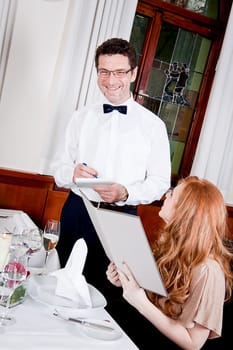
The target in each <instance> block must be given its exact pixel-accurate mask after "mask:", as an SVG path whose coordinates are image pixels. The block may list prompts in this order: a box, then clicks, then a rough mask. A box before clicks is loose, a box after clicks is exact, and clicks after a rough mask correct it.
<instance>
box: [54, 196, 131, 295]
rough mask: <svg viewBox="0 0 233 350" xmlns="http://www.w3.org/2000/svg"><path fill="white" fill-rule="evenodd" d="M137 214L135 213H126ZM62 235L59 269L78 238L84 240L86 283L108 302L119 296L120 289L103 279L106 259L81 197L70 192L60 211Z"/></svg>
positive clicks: (59, 243)
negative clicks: (85, 249) (101, 294)
mask: <svg viewBox="0 0 233 350" xmlns="http://www.w3.org/2000/svg"><path fill="white" fill-rule="evenodd" d="M125 212H128V213H130V214H136V210H135V211H134V212H133V211H132V210H131V211H129V210H127V211H125ZM60 221H61V233H60V239H59V242H58V245H57V251H58V254H59V259H60V263H61V267H64V266H65V264H66V262H67V260H68V258H69V255H70V253H71V251H72V248H73V246H74V244H75V242H76V241H77V239H79V238H84V239H85V241H86V244H87V247H88V253H87V259H86V262H85V266H84V271H83V274H84V276H85V278H86V280H87V282H88V283H90V284H92V285H93V286H94V287H96V288H97V289H98V290H99V291H100V292H102V293H103V294H104V296H105V297H106V299H107V300H109V298H111V297H112V296H115V295H119V294H120V293H121V290H120V288H116V287H115V286H113V285H112V284H111V283H110V282H109V281H108V280H107V278H106V270H107V267H108V264H109V259H108V257H107V256H106V254H105V252H104V249H103V247H102V244H101V243H100V240H99V238H98V235H97V233H96V231H95V228H94V226H93V224H92V221H91V219H90V217H89V214H88V212H87V210H86V207H85V204H84V202H83V200H82V198H81V197H80V196H78V195H76V194H74V193H73V192H72V191H71V192H70V193H69V196H68V198H67V200H66V202H65V204H64V206H63V209H62V212H61V218H60Z"/></svg>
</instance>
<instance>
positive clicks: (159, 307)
mask: <svg viewBox="0 0 233 350" xmlns="http://www.w3.org/2000/svg"><path fill="white" fill-rule="evenodd" d="M159 215H160V217H161V218H162V219H163V220H164V221H165V222H166V225H165V227H164V229H163V232H161V234H160V236H159V239H158V241H157V242H155V246H154V256H155V259H156V262H157V265H158V268H159V270H160V273H161V276H162V279H163V281H164V285H165V287H166V289H167V292H168V298H164V297H162V296H159V295H155V294H153V293H151V292H146V291H144V290H143V289H142V288H140V286H139V285H138V284H137V282H136V281H135V279H134V277H133V275H132V273H131V271H130V270H129V268H128V266H127V265H126V264H123V269H122V270H120V269H117V268H116V266H115V265H114V263H110V265H109V266H108V270H107V278H108V279H109V280H110V282H111V283H112V284H114V285H116V286H122V288H123V297H124V298H125V299H126V300H127V301H128V303H130V304H131V305H132V306H133V307H134V308H136V309H137V310H138V311H139V313H140V314H142V315H143V316H144V317H145V318H146V319H147V320H149V321H150V322H151V323H152V324H153V326H154V327H156V328H157V329H158V330H159V331H160V332H161V333H163V334H164V335H165V336H166V337H167V338H169V339H170V340H171V341H172V342H174V343H175V344H177V345H178V346H179V347H181V348H182V349H200V348H201V347H202V346H203V345H204V343H205V342H206V340H207V339H208V338H210V339H211V338H216V337H220V336H221V327H222V314H223V304H224V300H225V301H227V300H229V299H230V297H231V293H232V283H233V275H232V271H231V261H232V254H231V253H230V251H229V249H228V248H227V247H225V246H224V243H223V239H224V237H225V233H226V229H227V224H226V216H227V214H226V207H225V205H224V199H223V197H222V195H221V193H220V191H219V190H218V189H217V187H216V186H215V185H213V184H212V183H210V182H209V181H207V180H201V179H199V178H197V177H195V176H190V177H187V178H186V179H183V180H181V181H180V182H179V184H178V186H177V187H176V188H175V189H173V190H169V191H168V192H167V193H166V199H165V201H164V204H163V206H162V208H161V210H160V212H159Z"/></svg>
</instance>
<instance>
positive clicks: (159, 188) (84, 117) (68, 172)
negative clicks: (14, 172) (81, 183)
mask: <svg viewBox="0 0 233 350" xmlns="http://www.w3.org/2000/svg"><path fill="white" fill-rule="evenodd" d="M95 64H96V69H97V82H98V86H99V88H100V90H101V92H102V93H103V95H104V105H103V104H96V105H94V106H92V107H84V108H83V109H80V110H78V111H75V112H74V114H73V116H72V118H71V120H70V122H69V124H68V126H67V129H66V134H65V138H64V145H63V147H62V148H61V149H62V151H61V152H59V153H58V158H57V160H56V162H55V164H54V177H55V181H56V183H57V185H58V186H60V187H65V188H69V189H71V191H70V194H69V196H68V199H67V201H66V203H65V204H64V207H63V210H62V214H61V235H60V240H59V243H58V246H57V249H58V253H59V257H60V261H61V266H62V267H63V266H64V265H65V263H66V261H67V259H68V257H69V254H70V252H71V250H72V247H73V245H74V243H75V241H76V240H77V239H78V238H81V237H83V238H84V239H85V241H86V243H87V246H88V255H87V259H86V263H85V267H84V272H83V273H84V276H85V277H86V279H87V282H88V283H90V284H92V285H94V286H95V287H97V288H98V289H99V290H100V291H102V292H103V293H104V294H105V296H107V295H108V292H109V290H108V289H109V288H110V287H111V285H110V283H109V282H108V281H107V279H106V275H105V272H106V269H107V266H108V263H109V261H108V259H107V257H106V255H105V253H104V250H103V248H102V246H101V244H100V241H99V239H98V237H97V234H96V232H95V229H94V227H93V225H92V222H91V220H90V218H89V215H88V213H87V210H86V208H85V205H84V203H83V201H82V198H81V197H80V196H79V194H80V192H79V189H78V186H77V185H76V184H75V179H76V178H94V177H98V178H100V179H107V180H111V181H112V182H113V183H112V184H110V185H104V186H96V187H94V188H93V189H92V188H85V189H83V191H84V192H85V194H86V196H87V197H88V198H89V199H90V200H91V201H92V203H93V204H94V205H95V206H97V205H98V203H99V202H101V207H104V208H106V209H110V210H118V211H122V212H125V213H129V214H134V215H136V213H137V205H138V204H148V203H151V202H152V201H154V200H159V199H160V198H161V196H162V195H163V194H164V193H165V192H166V190H167V189H168V188H169V187H170V172H171V165H170V152H169V141H168V136H167V131H166V127H165V124H164V122H163V121H162V120H161V119H160V118H158V117H157V116H156V115H154V114H153V113H152V112H150V111H149V110H147V109H146V108H144V107H143V106H141V105H140V104H138V103H137V102H135V101H134V99H133V97H132V94H131V92H130V84H131V83H132V82H134V81H135V79H136V74H137V64H136V52H135V49H134V48H133V47H132V46H131V45H130V43H129V42H128V41H126V40H123V39H119V38H113V39H109V40H107V41H106V42H104V43H103V44H102V45H100V46H99V47H98V48H97V50H96V56H95ZM109 104H111V105H109ZM122 104H123V106H122ZM115 107H120V110H117V109H114V108H115ZM111 288H112V287H111ZM112 289H113V288H112Z"/></svg>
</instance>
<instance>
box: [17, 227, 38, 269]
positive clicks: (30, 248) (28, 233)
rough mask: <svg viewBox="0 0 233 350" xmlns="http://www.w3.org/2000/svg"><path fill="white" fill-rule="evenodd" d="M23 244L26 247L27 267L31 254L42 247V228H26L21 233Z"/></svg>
mask: <svg viewBox="0 0 233 350" xmlns="http://www.w3.org/2000/svg"><path fill="white" fill-rule="evenodd" d="M22 240H23V244H24V246H25V247H26V249H27V250H26V256H27V268H28V269H29V267H30V266H29V265H30V259H31V257H32V255H33V254H34V253H36V252H38V251H39V250H40V249H41V247H42V230H40V229H39V228H32V229H26V230H24V231H23V233H22Z"/></svg>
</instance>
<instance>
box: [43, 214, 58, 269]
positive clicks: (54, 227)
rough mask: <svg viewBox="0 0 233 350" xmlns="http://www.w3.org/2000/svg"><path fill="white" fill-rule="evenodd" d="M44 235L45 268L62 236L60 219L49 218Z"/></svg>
mask: <svg viewBox="0 0 233 350" xmlns="http://www.w3.org/2000/svg"><path fill="white" fill-rule="evenodd" d="M42 236H43V246H44V249H45V268H46V265H47V260H48V256H49V253H50V252H51V251H52V250H53V249H55V248H56V246H57V243H58V240H59V236H60V221H58V220H53V219H49V220H48V221H47V223H46V225H45V228H44V232H43V234H42Z"/></svg>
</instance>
